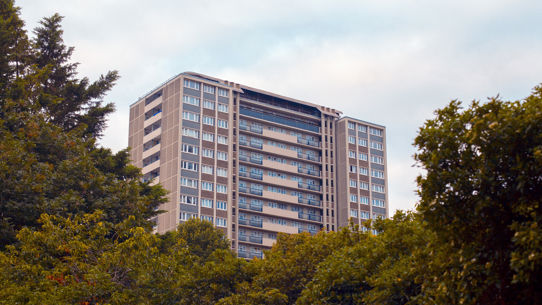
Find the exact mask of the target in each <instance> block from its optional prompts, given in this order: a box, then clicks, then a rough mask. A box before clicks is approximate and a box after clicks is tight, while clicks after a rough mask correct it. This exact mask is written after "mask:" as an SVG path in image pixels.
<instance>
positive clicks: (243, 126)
mask: <svg viewBox="0 0 542 305" xmlns="http://www.w3.org/2000/svg"><path fill="white" fill-rule="evenodd" d="M248 128H249V127H248V125H242V124H239V129H240V130H248Z"/></svg>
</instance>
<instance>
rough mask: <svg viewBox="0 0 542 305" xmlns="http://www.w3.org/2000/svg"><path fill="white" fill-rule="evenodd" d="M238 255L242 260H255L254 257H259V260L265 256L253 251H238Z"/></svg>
mask: <svg viewBox="0 0 542 305" xmlns="http://www.w3.org/2000/svg"><path fill="white" fill-rule="evenodd" d="M237 255H238V256H239V257H242V258H254V257H257V258H259V259H262V258H263V254H262V253H261V252H253V251H250V253H249V252H248V251H243V250H239V251H237Z"/></svg>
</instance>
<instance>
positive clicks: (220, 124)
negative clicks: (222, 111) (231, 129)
mask: <svg viewBox="0 0 542 305" xmlns="http://www.w3.org/2000/svg"><path fill="white" fill-rule="evenodd" d="M218 127H220V128H228V121H226V120H221V119H218Z"/></svg>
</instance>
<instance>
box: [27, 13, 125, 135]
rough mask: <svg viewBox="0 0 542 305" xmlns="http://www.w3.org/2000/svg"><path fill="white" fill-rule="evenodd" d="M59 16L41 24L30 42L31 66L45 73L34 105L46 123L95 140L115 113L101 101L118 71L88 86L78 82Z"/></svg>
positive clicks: (75, 65)
mask: <svg viewBox="0 0 542 305" xmlns="http://www.w3.org/2000/svg"><path fill="white" fill-rule="evenodd" d="M62 18H63V17H62V16H60V15H58V14H54V15H53V16H51V17H48V18H44V19H43V20H42V21H40V26H39V27H37V28H36V29H35V30H34V34H35V38H34V39H33V40H32V51H33V63H34V64H35V66H36V68H37V69H39V70H44V71H45V72H46V76H47V77H43V78H41V81H40V94H39V97H38V100H37V101H36V102H37V103H38V104H39V105H40V107H41V111H43V112H45V113H46V115H47V120H48V121H49V122H51V123H53V124H55V125H58V126H60V127H62V128H63V129H64V130H66V131H69V130H72V129H74V128H77V127H83V129H84V131H83V136H90V137H98V136H100V135H101V133H102V132H103V129H104V128H105V125H106V116H107V115H108V114H110V113H112V112H113V111H114V109H115V108H114V105H113V104H112V103H107V104H105V105H104V104H103V97H104V96H105V94H106V93H107V92H108V91H109V90H110V89H111V88H112V87H113V85H114V83H115V81H116V80H117V79H118V77H119V76H118V73H117V71H110V72H108V73H107V74H106V75H105V76H104V75H102V76H101V77H100V78H99V80H98V81H95V82H93V83H90V82H89V80H88V78H83V79H77V78H76V76H77V71H76V69H77V64H76V63H71V62H70V58H71V56H72V53H73V51H74V48H73V47H67V46H66V45H64V41H63V39H62V34H63V30H62V28H61V25H60V23H61V21H62Z"/></svg>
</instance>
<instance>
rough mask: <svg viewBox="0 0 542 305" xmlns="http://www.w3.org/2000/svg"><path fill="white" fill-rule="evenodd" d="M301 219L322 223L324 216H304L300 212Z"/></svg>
mask: <svg viewBox="0 0 542 305" xmlns="http://www.w3.org/2000/svg"><path fill="white" fill-rule="evenodd" d="M299 219H306V220H312V221H319V222H321V221H322V216H320V215H316V214H304V213H302V212H299Z"/></svg>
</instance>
